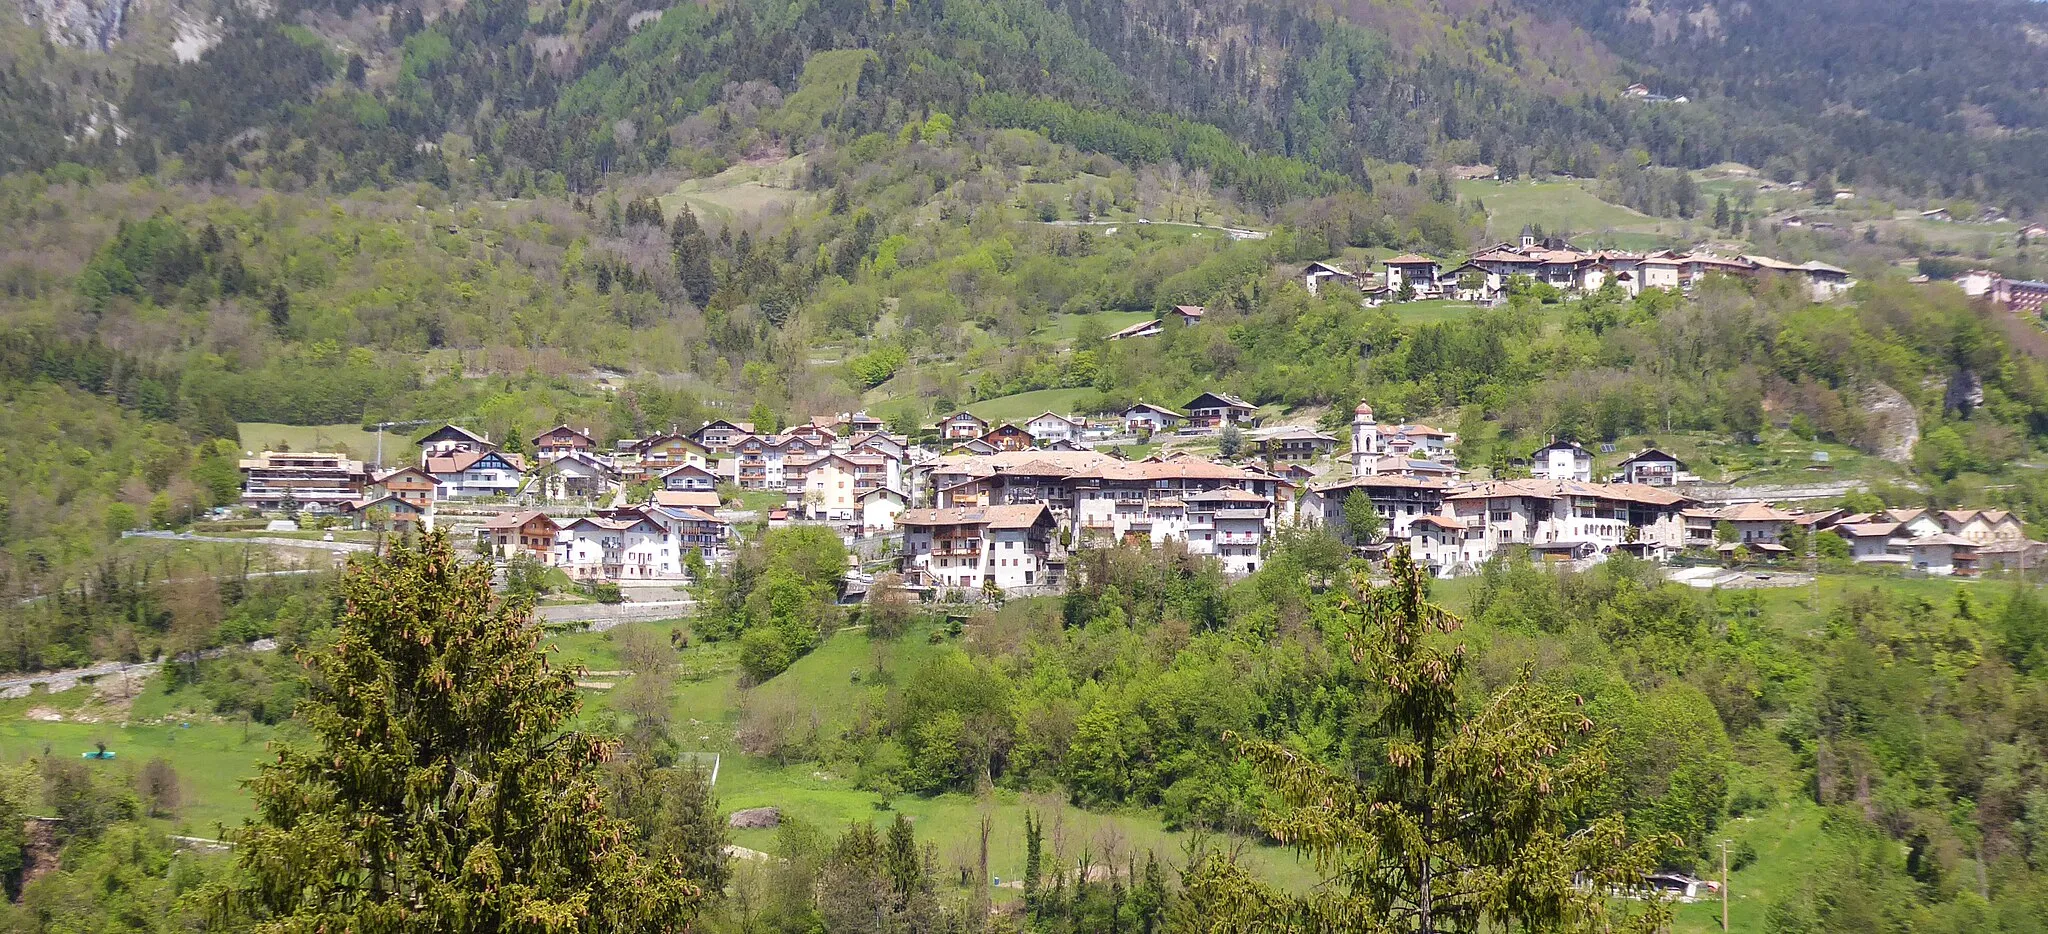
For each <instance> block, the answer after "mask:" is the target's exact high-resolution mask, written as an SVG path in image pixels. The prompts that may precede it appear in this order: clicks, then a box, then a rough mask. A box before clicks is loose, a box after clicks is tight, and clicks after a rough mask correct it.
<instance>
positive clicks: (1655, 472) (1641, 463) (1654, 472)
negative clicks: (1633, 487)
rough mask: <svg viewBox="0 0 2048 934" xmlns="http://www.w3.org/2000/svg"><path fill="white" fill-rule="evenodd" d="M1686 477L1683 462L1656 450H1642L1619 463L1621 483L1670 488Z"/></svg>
mask: <svg viewBox="0 0 2048 934" xmlns="http://www.w3.org/2000/svg"><path fill="white" fill-rule="evenodd" d="M1684 476H1686V473H1685V462H1684V461H1681V460H1679V459H1678V458H1676V457H1672V456H1671V455H1669V454H1666V453H1664V452H1663V451H1659V450H1657V449H1656V448H1644V449H1642V450H1640V451H1637V452H1635V453H1634V454H1630V455H1629V456H1628V458H1627V459H1626V460H1623V461H1622V462H1621V482H1623V483H1640V484H1643V485H1644V486H1671V485H1673V484H1676V483H1678V482H1679V479H1680V478H1681V477H1684Z"/></svg>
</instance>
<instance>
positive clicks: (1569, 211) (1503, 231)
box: [1457, 180, 1659, 240]
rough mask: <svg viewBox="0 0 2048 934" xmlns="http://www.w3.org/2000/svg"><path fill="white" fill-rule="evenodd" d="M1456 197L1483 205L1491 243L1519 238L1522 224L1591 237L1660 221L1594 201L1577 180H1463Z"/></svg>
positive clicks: (1645, 226)
mask: <svg viewBox="0 0 2048 934" xmlns="http://www.w3.org/2000/svg"><path fill="white" fill-rule="evenodd" d="M1457 185H1458V195H1459V197H1461V198H1463V199H1465V200H1472V199H1475V198H1476V199H1479V200H1481V201H1484V202H1486V234H1487V236H1488V237H1489V238H1492V239H1495V240H1506V239H1510V238H1512V237H1515V236H1518V235H1519V234H1521V232H1522V226H1523V225H1524V224H1538V225H1541V226H1542V227H1543V229H1544V230H1546V231H1553V230H1570V231H1574V232H1577V233H1592V232H1595V231H1602V230H1613V229H1629V230H1637V229H1642V228H1649V229H1654V228H1655V227H1656V226H1657V225H1658V223H1659V221H1658V219H1657V218H1654V217H1651V216H1649V215H1647V214H1640V213H1637V212H1636V211H1633V210H1631V209H1629V208H1625V207H1622V206H1621V205H1618V204H1609V203H1607V202H1605V201H1602V200H1600V199H1599V198H1597V197H1595V196H1594V195H1593V193H1592V192H1590V191H1587V190H1586V187H1585V186H1584V185H1583V184H1581V183H1579V182H1534V181H1527V180H1523V181H1514V182H1495V181H1486V180H1478V181H1463V182H1458V183H1457Z"/></svg>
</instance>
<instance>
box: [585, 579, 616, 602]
mask: <svg viewBox="0 0 2048 934" xmlns="http://www.w3.org/2000/svg"><path fill="white" fill-rule="evenodd" d="M583 592H584V594H585V595H587V596H589V597H590V599H592V600H596V601H597V602H599V603H604V604H619V603H624V602H626V595H625V594H623V593H620V592H619V585H617V584H615V583H612V582H611V581H595V582H593V583H589V584H585V585H584V586H583Z"/></svg>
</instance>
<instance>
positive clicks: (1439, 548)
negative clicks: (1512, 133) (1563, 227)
mask: <svg viewBox="0 0 2048 934" xmlns="http://www.w3.org/2000/svg"><path fill="white" fill-rule="evenodd" d="M1194 317H1197V318H1198V317H1199V315H1196V316H1194ZM1162 441H1167V442H1176V443H1178V442H1206V443H1209V444H1213V446H1214V447H1215V449H1216V452H1217V453H1216V455H1215V456H1202V455H1198V454H1195V453H1190V452H1188V451H1184V450H1174V451H1169V452H1159V451H1154V452H1153V453H1149V454H1146V455H1145V456H1142V457H1132V456H1130V455H1129V454H1127V453H1126V450H1125V449H1126V448H1133V447H1137V446H1140V445H1145V446H1152V445H1156V444H1158V443H1159V442H1162ZM1458 442H1459V439H1458V437H1457V435H1456V434H1455V433H1453V432H1447V431H1443V430H1440V429H1437V428H1434V427H1432V426H1429V425H1426V424H1381V423H1380V422H1379V421H1378V420H1377V419H1376V418H1375V416H1374V413H1373V410H1372V408H1371V406H1369V405H1366V404H1363V403H1361V404H1360V405H1358V406H1357V407H1356V409H1355V411H1354V412H1353V416H1352V420H1351V424H1350V436H1349V437H1348V438H1346V439H1343V441H1342V442H1340V440H1339V439H1338V438H1336V437H1333V436H1332V435H1329V434H1326V433H1323V432H1321V431H1317V430H1315V429H1313V428H1308V427H1302V426H1298V425H1280V424H1276V425H1267V424H1265V422H1264V419H1263V418H1262V416H1261V413H1260V411H1259V410H1258V409H1257V408H1256V407H1255V406H1253V405H1251V404H1250V403H1248V402H1246V401H1245V400H1243V399H1241V398H1238V397H1236V396H1233V395H1231V394H1229V393H1224V392H1204V393H1201V394H1199V395H1197V396H1196V397H1194V398H1193V399H1189V400H1186V401H1185V402H1183V403H1181V404H1179V405H1177V406H1174V407H1168V406H1164V405H1158V404H1154V403H1147V402H1141V403H1136V404H1133V405H1131V406H1130V407H1128V408H1126V409H1125V410H1123V411H1121V412H1117V413H1112V414H1110V415H1108V416H1104V417H1084V416H1078V415H1069V414H1062V413H1056V412H1045V413H1042V414H1040V415H1038V416H1035V417H1033V418H1031V419H1028V420H1025V421H1023V423H1022V424H1016V423H1009V422H1003V423H992V422H990V421H989V420H987V419H984V418H981V417H979V416H977V415H974V414H973V413H970V412H966V411H961V412H957V413H955V414H953V415H951V416H948V417H947V418H945V419H942V420H940V421H938V422H936V423H934V424H930V425H926V426H922V427H921V428H920V429H919V430H918V431H917V432H916V433H914V434H908V435H907V434H900V433H892V432H891V431H889V429H888V426H887V425H885V424H884V423H883V421H882V420H881V419H878V418H876V417H874V416H871V415H869V414H867V413H865V412H854V413H845V414H837V415H830V416H819V417H814V418H812V419H810V420H808V421H806V422H803V423H801V424H797V425H794V426H790V427H788V428H786V429H784V430H781V431H773V432H770V431H762V430H758V428H757V426H755V425H754V424H752V423H749V422H744V421H730V420H725V419H714V420H712V421H709V422H706V423H704V424H702V425H699V426H697V427H696V428H694V429H691V430H689V431H687V432H685V431H680V430H676V431H670V432H665V433H662V434H658V435H656V436H653V437H648V438H637V439H623V440H619V441H617V442H615V443H613V444H611V445H609V446H605V445H601V444H600V443H599V441H598V439H596V438H594V437H592V435H591V434H590V433H589V432H586V431H583V430H581V429H578V428H575V427H572V426H569V425H558V426H556V427H554V428H551V429H549V430H548V431H545V432H542V433H541V434H539V435H537V436H535V437H534V438H532V439H530V445H529V447H530V449H531V450H532V451H533V452H534V457H533V460H532V462H531V463H529V462H528V461H527V460H526V459H525V458H523V457H521V456H519V455H516V454H511V453H507V452H505V451H504V450H502V448H501V446H500V445H499V444H497V443H494V442H493V441H492V440H491V439H490V438H489V437H487V436H485V435H482V434H479V433H477V432H473V431H470V430H467V429H465V428H463V427H461V426H457V425H452V424H450V425H443V426H441V427H439V428H436V429H435V430H433V431H432V432H429V433H428V434H426V435H425V436H422V437H421V438H419V439H418V447H419V451H420V457H419V462H418V463H416V464H406V465H402V466H398V467H395V468H390V469H375V468H371V467H369V466H366V465H365V464H363V463H362V462H361V461H357V460H353V459H351V458H349V457H347V456H346V455H342V454H335V453H319V452H313V453H299V452H283V451H266V452H263V453H261V454H260V455H255V456H252V457H251V458H249V459H247V460H245V461H243V462H242V464H241V469H242V473H243V478H244V485H243V496H242V502H243V505H244V506H245V507H247V508H250V509H254V510H257V511H260V512H262V513H264V514H266V515H273V516H290V517H296V516H300V515H303V514H310V515H313V516H321V517H329V518H332V519H338V520H342V521H346V522H348V523H351V524H353V525H354V526H356V527H357V528H361V529H375V530H380V531H396V532H401V533H402V532H405V531H407V530H432V529H434V528H436V527H437V522H438V523H440V524H442V525H445V526H447V527H449V528H453V529H457V530H459V531H466V532H467V533H469V534H473V535H474V536H475V538H476V541H477V543H478V549H479V551H481V552H482V553H485V554H488V555H489V556H491V557H492V558H493V559H496V560H499V561H509V560H512V559H515V558H524V559H530V560H532V561H534V562H537V563H538V564H539V565H541V566H545V567H549V568H556V569H560V570H561V571H562V572H563V573H564V574H566V575H567V576H568V577H569V578H570V579H572V580H574V581H578V582H586V583H596V582H608V583H657V582H671V583H683V582H690V581H692V580H693V579H694V578H695V577H697V576H699V575H701V574H702V573H705V569H707V568H716V567H718V566H720V565H722V564H724V563H726V562H728V561H730V560H731V558H732V556H733V549H734V547H735V544H736V538H735V535H736V531H735V526H736V525H741V524H748V523H759V524H765V525H766V526H767V527H771V528H772V527H779V526H784V525H790V524H816V525H821V526H825V527H829V528H831V529H833V530H834V531H836V532H838V533H839V534H840V535H841V536H843V537H844V538H845V540H846V541H847V542H848V543H849V544H853V545H857V546H864V547H862V548H861V549H859V550H861V551H863V552H865V553H867V554H869V555H872V556H877V557H879V558H881V559H883V560H882V562H881V563H884V564H887V565H888V566H889V567H890V568H892V569H894V570H896V571H898V572H900V574H901V576H902V581H903V586H904V587H905V588H906V589H908V590H910V591H912V592H916V593H919V594H922V595H925V596H926V597H928V598H929V597H934V596H937V597H946V598H969V599H972V598H977V597H980V596H983V595H989V596H993V595H996V594H1005V595H1016V594H1030V593H1046V592H1056V591H1058V590H1059V589H1061V588H1062V587H1064V586H1065V585H1066V583H1067V578H1068V575H1069V571H1068V568H1069V567H1070V565H1071V563H1072V559H1073V555H1074V554H1075V552H1077V551H1079V550H1083V549H1090V548H1100V547H1108V546H1115V545H1136V546H1143V547H1153V548H1161V547H1176V548H1184V549H1186V551H1187V553H1188V554H1190V555H1194V556H1198V557H1203V558H1211V559H1214V560H1215V562H1216V563H1217V565H1218V566H1219V567H1220V568H1221V569H1222V571H1223V572H1224V573H1225V574H1226V575H1229V576H1232V577H1238V576H1244V575H1247V574H1250V573H1252V572H1254V571H1256V570H1258V568H1259V566H1260V564H1261V562H1262V561H1263V560H1264V558H1265V557H1266V556H1267V555H1268V554H1269V552H1270V550H1271V547H1272V545H1273V543H1274V540H1275V536H1276V535H1279V534H1281V533H1282V532H1283V531H1284V530H1285V529H1287V528H1288V527H1290V526H1321V527H1324V528H1328V529H1330V530H1331V531H1333V532H1335V533H1337V534H1338V535H1339V536H1340V537H1342V538H1344V539H1345V540H1346V541H1348V542H1350V543H1351V544H1352V546H1353V547H1355V548H1357V549H1358V550H1359V551H1361V552H1362V553H1369V554H1384V553H1385V552H1387V551H1388V550H1390V549H1392V548H1393V547H1394V546H1395V545H1398V544H1405V545H1407V546H1408V547H1409V549H1410V552H1411V554H1413V555H1414V556H1415V558H1416V560H1417V561H1418V562H1419V563H1420V564H1421V565H1423V566H1424V567H1426V568H1427V569H1428V570H1429V572H1430V573H1432V574H1434V575H1437V576H1446V577H1448V576H1459V575H1464V574H1470V573H1474V572H1476V571H1477V570H1478V569H1479V568H1480V566H1481V565H1483V564H1485V563H1486V562H1487V561H1489V560H1491V559H1492V558H1494V557H1496V556H1498V555H1501V554H1502V553H1504V552H1507V551H1509V550H1514V549H1526V550H1528V551H1529V552H1530V553H1532V554H1533V555H1535V556H1538V557H1540V558H1542V559H1544V560H1546V561H1550V562H1558V563H1569V564H1573V565H1576V566H1584V565H1588V564H1592V563H1597V562H1600V561H1603V560H1605V559H1607V558H1608V557H1610V556H1613V555H1616V554H1627V555H1632V556H1636V557H1639V558H1644V559H1649V560H1653V561H1664V562H1681V563H1700V562H1702V561H1705V562H1722V563H1732V564H1746V563H1752V562H1776V563H1795V564H1796V563H1797V562H1799V561H1802V560H1805V559H1806V558H1807V557H1808V553H1809V552H1812V553H1813V554H1819V555H1830V556H1834V557H1840V558H1844V559H1847V560H1850V561H1853V562H1856V563H1860V564H1866V565H1880V566H1889V567H1895V568H1899V569H1902V570H1907V571H1911V572H1915V573H1920V574H1925V575H1934V576H1946V575H1961V576H1971V575H1977V574H1981V573H1985V572H1993V571H2005V570H2024V569H2026V568H2027V567H2029V566H2039V565H2040V564H2041V562H2042V561H2043V560H2044V559H2048V545H2044V544H2043V543H2040V542H2035V541H2031V540H2029V539H2028V538H2027V537H2026V534H2025V528H2024V526H2023V524H2022V523H2021V522H2020V521H2019V519H2018V518H2017V517H2015V516H2013V515H2012V514H2011V513H2009V512H2006V511H2003V510H1997V509H1957V510H1947V511H1938V512H1936V511H1928V510H1923V509H1890V510H1883V511H1879V512H1875V513H1864V514H1851V513H1849V512H1847V511H1846V510H1841V509H1827V510H1818V511H1809V512H1791V511H1785V510H1780V509H1778V508H1775V507H1773V506H1772V505H1771V504H1769V503H1765V502H1758V501H1755V500H1754V499H1743V498H1729V497H1728V495H1727V489H1726V488H1723V487H1719V486H1716V485H1712V484H1705V483H1702V482H1701V481H1700V479H1699V478H1698V477H1697V476H1695V475H1693V474H1692V472H1691V471H1690V470H1689V469H1688V467H1687V465H1686V464H1685V463H1684V462H1683V461H1682V460H1680V459H1679V458H1677V457H1675V456H1673V455H1670V454H1668V453H1665V452H1663V451H1660V450H1657V449H1654V448H1651V449H1645V450H1641V451H1637V452H1635V453H1634V454H1632V455H1629V456H1628V457H1626V458H1624V459H1623V460H1622V461H1621V462H1620V464H1619V467H1618V469H1617V470H1616V471H1614V472H1612V473H1611V474H1604V475H1596V474H1595V471H1594V469H1593V464H1594V460H1595V456H1594V453H1593V452H1592V451H1591V450H1589V449H1587V448H1586V447H1584V446H1583V445H1581V444H1579V443H1576V442H1574V441H1570V440H1565V439H1553V440H1551V441H1550V442H1548V443H1546V444H1544V445H1543V446H1542V447H1540V448H1537V449H1536V450H1534V451H1532V452H1530V453H1529V456H1528V457H1526V458H1516V459H1514V460H1513V461H1512V462H1511V463H1509V464H1508V465H1506V466H1505V468H1503V467H1500V466H1498V465H1496V466H1495V467H1492V468H1488V469H1483V470H1472V469H1467V468H1466V467H1465V466H1463V465H1461V464H1460V463H1459V460H1458V454H1457V450H1458ZM456 507H460V508H461V516H462V518H461V519H460V520H458V521H456V522H453V523H449V522H443V521H441V517H442V516H445V515H447V514H448V512H449V511H450V510H452V509H454V508H456ZM1363 508H1370V510H1371V511H1372V513H1373V514H1374V515H1375V516H1376V517H1377V519H1376V520H1374V521H1373V522H1371V523H1369V524H1370V525H1375V526H1377V527H1376V528H1366V529H1360V528H1357V527H1356V523H1358V522H1359V521H1361V518H1362V517H1361V516H1360V514H1359V510H1361V509H1363ZM281 521H285V522H287V523H288V522H289V520H281ZM1830 540H1831V541H1830Z"/></svg>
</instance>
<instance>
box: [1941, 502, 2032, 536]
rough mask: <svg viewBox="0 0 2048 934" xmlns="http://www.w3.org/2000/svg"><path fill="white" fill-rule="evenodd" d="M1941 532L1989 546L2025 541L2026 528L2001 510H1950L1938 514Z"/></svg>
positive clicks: (2017, 519)
mask: <svg viewBox="0 0 2048 934" xmlns="http://www.w3.org/2000/svg"><path fill="white" fill-rule="evenodd" d="M1939 518H1940V520H1941V525H1942V531H1944V532H1947V533H1949V534H1950V535H1955V536H1958V537H1961V538H1965V539H1968V540H1970V541H1972V542H1976V543H1977V544H1979V545H1989V544H1995V543H2002V542H2020V541H2025V540H2026V537H2027V534H2026V526H2024V525H2023V524H2021V522H2020V520H2019V518H2018V517H2017V516H2014V515H2013V514H2012V513H2010V512H2007V511H2005V510H2003V509H1950V510H1946V511H1944V512H1942V513H1941V514H1940V517H1939Z"/></svg>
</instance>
